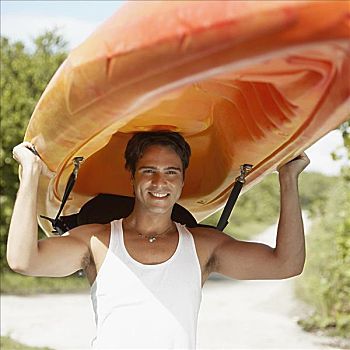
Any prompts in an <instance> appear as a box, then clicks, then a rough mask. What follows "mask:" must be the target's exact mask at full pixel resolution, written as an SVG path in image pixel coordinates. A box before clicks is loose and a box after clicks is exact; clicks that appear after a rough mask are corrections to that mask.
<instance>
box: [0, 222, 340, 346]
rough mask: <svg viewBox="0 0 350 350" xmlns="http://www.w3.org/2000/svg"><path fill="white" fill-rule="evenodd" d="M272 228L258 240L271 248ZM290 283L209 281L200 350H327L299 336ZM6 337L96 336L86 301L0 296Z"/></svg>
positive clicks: (57, 342)
mask: <svg viewBox="0 0 350 350" xmlns="http://www.w3.org/2000/svg"><path fill="white" fill-rule="evenodd" d="M307 227H308V223H306V228H307ZM275 229H276V227H271V228H269V229H268V230H266V231H265V232H264V233H263V234H262V235H259V237H258V239H257V240H260V241H263V242H266V243H270V244H273V237H274V235H275ZM269 241H270V242H269ZM292 284H293V281H292V280H285V281H244V282H243V281H239V282H238V281H232V280H226V279H215V280H214V279H213V280H209V281H208V282H207V283H206V285H205V287H204V289H203V301H202V305H201V310H200V314H199V322H198V339H197V340H198V341H197V343H198V348H199V349H303V350H304V349H330V347H329V346H327V345H326V344H327V342H328V340H327V339H326V338H320V337H317V336H315V335H311V334H308V333H306V332H303V331H302V330H301V329H300V328H299V326H298V325H297V324H296V320H297V317H298V316H302V315H301V307H300V304H299V303H298V302H297V301H296V300H295V299H294V298H293V288H292ZM8 334H9V335H11V336H12V337H13V338H14V339H16V340H19V341H21V342H23V343H26V344H28V345H37V346H50V347H52V348H54V349H87V348H89V342H90V340H91V339H92V337H93V334H94V320H93V313H92V306H91V302H90V296H89V295H88V294H80V295H41V296H35V297H16V296H2V298H1V335H8ZM332 349H334V348H332Z"/></svg>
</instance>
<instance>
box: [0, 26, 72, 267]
mask: <svg viewBox="0 0 350 350" xmlns="http://www.w3.org/2000/svg"><path fill="white" fill-rule="evenodd" d="M33 43H34V48H33V49H32V50H29V49H28V48H26V47H25V45H24V44H23V43H22V42H20V41H17V42H14V43H12V42H10V40H9V39H8V38H5V37H1V131H0V136H1V145H0V170H1V179H0V205H1V216H0V256H1V268H7V264H6V259H5V258H4V257H5V250H6V241H7V232H8V227H9V223H10V219H11V214H12V209H13V205H14V201H15V197H16V193H17V190H18V164H17V163H16V161H14V160H13V158H12V148H13V147H14V146H15V145H16V144H18V143H20V142H21V141H22V140H23V136H24V133H25V130H26V127H27V124H28V121H29V118H30V116H31V114H32V112H33V110H34V107H35V105H36V103H37V102H38V100H39V98H40V96H41V94H42V92H43V91H44V89H45V87H46V85H47V83H48V82H49V80H50V79H51V77H52V76H53V74H54V72H55V71H56V70H57V68H58V67H59V66H60V64H61V63H62V62H63V61H64V59H65V58H66V49H65V48H66V44H67V43H66V42H65V41H64V40H63V38H62V37H61V36H60V35H59V34H57V32H56V31H49V32H46V33H44V34H42V35H40V36H38V37H37V38H35V39H34V42H33Z"/></svg>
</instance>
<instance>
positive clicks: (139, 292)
mask: <svg viewBox="0 0 350 350" xmlns="http://www.w3.org/2000/svg"><path fill="white" fill-rule="evenodd" d="M28 147H29V148H30V147H32V145H31V144H30V143H28V142H24V143H22V144H20V145H18V146H16V147H15V148H14V150H13V155H14V158H15V159H16V160H17V161H18V162H19V163H20V164H21V165H22V178H21V184H20V188H19V190H18V195H17V199H16V203H15V207H14V211H13V216H12V220H11V224H10V230H9V238H8V249H7V257H8V262H9V265H10V267H11V268H12V269H13V270H15V271H17V272H19V273H22V274H26V275H32V276H52V277H59V276H67V275H70V274H72V273H74V272H75V271H77V270H80V269H84V270H85V272H86V275H87V278H88V280H89V282H90V284H91V286H92V287H91V296H92V301H93V306H94V310H95V315H96V323H97V337H96V338H95V339H94V342H93V343H94V344H93V345H94V347H97V348H114V349H116V348H163V349H164V348H181V349H184V348H194V347H195V343H196V327H197V317H198V311H199V305H200V300H201V288H202V286H203V284H204V283H205V281H206V280H207V278H208V276H209V275H210V273H212V272H218V273H221V274H224V275H226V276H229V277H232V278H235V279H281V278H288V277H292V276H295V275H298V274H300V273H301V271H302V270H303V265H304V260H305V246H304V232H303V222H302V217H301V210H300V206H299V197H298V189H297V180H298V175H299V174H300V173H301V171H302V170H303V169H304V168H305V167H306V166H307V165H308V163H309V160H308V158H307V156H306V155H305V154H302V155H300V156H299V157H297V158H296V159H294V160H293V161H291V162H289V163H287V164H285V165H284V166H282V167H280V168H279V180H280V187H281V212H280V220H279V225H278V232H277V244H276V248H275V249H273V248H271V247H268V246H266V245H264V244H259V243H252V242H242V241H238V240H236V239H233V238H231V237H229V236H227V235H226V234H224V233H222V232H219V231H216V230H215V229H211V228H203V227H197V228H191V229H187V228H186V227H185V226H183V225H180V224H178V223H174V222H173V221H172V220H171V212H172V208H173V206H174V204H175V203H176V201H177V200H178V199H179V198H180V195H181V191H182V187H183V185H184V179H185V170H186V168H187V166H188V162H189V156H190V148H189V146H188V144H187V143H186V142H185V140H184V139H183V137H182V136H181V135H179V134H177V133H173V132H153V133H139V134H136V135H134V136H133V137H132V139H131V140H130V141H129V143H128V146H127V148H126V152H125V158H126V168H127V169H129V170H130V172H131V181H132V186H133V190H134V194H135V206H134V209H133V211H132V213H131V214H130V215H129V216H128V217H126V218H124V219H123V220H116V221H113V222H111V223H110V224H107V225H102V224H89V225H84V226H80V227H77V228H74V229H72V230H71V231H70V232H69V233H68V235H66V236H62V237H52V238H47V239H44V240H40V241H39V242H38V241H37V222H36V196H37V194H36V193H37V186H38V179H39V175H40V174H41V173H43V174H46V175H49V176H51V175H52V174H51V173H50V172H49V171H48V169H47V167H46V166H45V164H44V163H43V162H42V161H41V160H40V158H39V157H37V156H35V155H34V154H33V153H32V152H31V151H30V150H28ZM116 210H117V208H116Z"/></svg>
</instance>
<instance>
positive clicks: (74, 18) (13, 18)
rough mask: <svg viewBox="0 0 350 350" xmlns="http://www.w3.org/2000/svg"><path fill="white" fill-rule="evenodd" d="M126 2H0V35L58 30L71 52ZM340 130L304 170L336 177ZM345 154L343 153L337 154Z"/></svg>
mask: <svg viewBox="0 0 350 350" xmlns="http://www.w3.org/2000/svg"><path fill="white" fill-rule="evenodd" d="M123 3H125V1H72V0H70V1H6V0H1V35H2V36H6V37H8V38H10V39H11V40H21V41H24V42H25V43H26V44H27V45H28V46H30V44H31V39H32V38H34V37H36V36H37V35H38V34H41V33H43V32H44V31H45V30H51V29H53V28H57V29H58V31H59V33H60V34H62V35H63V37H64V38H65V39H66V40H67V41H68V43H69V46H68V47H69V48H70V49H72V48H74V47H75V46H77V45H79V44H80V43H81V42H82V41H83V40H84V39H86V38H87V37H88V36H89V35H90V34H91V33H92V32H93V31H94V29H96V28H97V26H98V25H99V24H101V23H102V22H103V21H104V20H106V19H107V18H108V17H109V16H111V15H112V14H113V12H114V11H117V10H118V8H120V7H121V6H122V5H123ZM341 146H342V138H341V134H340V132H339V131H332V132H330V133H329V134H327V135H326V136H324V137H323V138H322V139H321V140H319V141H318V142H316V143H315V144H314V145H313V146H311V147H310V148H309V149H308V150H306V153H307V155H308V156H309V158H310V159H311V164H310V165H309V166H308V168H307V169H306V170H307V171H318V172H321V173H324V174H326V175H337V174H339V171H340V168H341V166H342V164H343V163H344V161H333V160H332V157H331V155H330V153H331V152H333V151H335V150H336V149H339V148H340V149H341ZM340 153H341V154H345V151H344V150H343V152H341V151H340Z"/></svg>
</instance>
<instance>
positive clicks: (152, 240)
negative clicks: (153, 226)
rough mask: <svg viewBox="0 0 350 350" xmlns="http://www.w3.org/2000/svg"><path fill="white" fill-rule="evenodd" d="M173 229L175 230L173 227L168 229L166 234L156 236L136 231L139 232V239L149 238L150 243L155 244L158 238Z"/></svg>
mask: <svg viewBox="0 0 350 350" xmlns="http://www.w3.org/2000/svg"><path fill="white" fill-rule="evenodd" d="M172 228H173V226H171V227H169V228H167V229H166V230H165V231H164V232H162V233H159V234H156V235H144V234H142V233H140V232H138V231H137V230H135V231H136V232H137V234H138V236H139V237H142V238H147V240H148V242H150V243H153V242H155V241H156V240H157V238H158V237H159V236H162V235H165V234H166V233H168V232H169V231H170V230H171V229H172Z"/></svg>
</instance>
